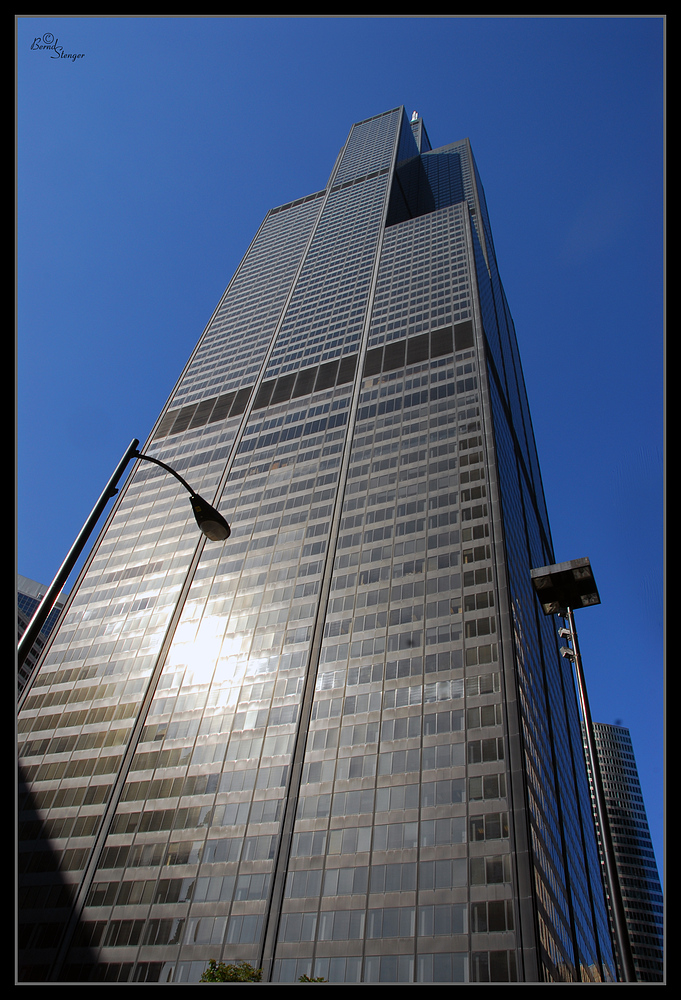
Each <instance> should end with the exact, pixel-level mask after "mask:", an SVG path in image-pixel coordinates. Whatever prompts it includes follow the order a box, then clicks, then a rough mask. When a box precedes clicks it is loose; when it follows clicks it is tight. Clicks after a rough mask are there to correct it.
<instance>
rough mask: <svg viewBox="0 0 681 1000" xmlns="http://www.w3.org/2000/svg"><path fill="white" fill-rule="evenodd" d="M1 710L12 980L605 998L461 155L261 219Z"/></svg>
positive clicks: (573, 757) (594, 855) (416, 156)
mask: <svg viewBox="0 0 681 1000" xmlns="http://www.w3.org/2000/svg"><path fill="white" fill-rule="evenodd" d="M144 450H145V451H146V452H147V453H148V454H150V455H152V456H155V457H156V458H159V459H162V460H163V461H164V462H166V463H167V464H170V465H171V466H172V467H173V468H174V469H176V470H177V471H179V472H181V473H182V475H183V476H186V477H187V479H188V480H190V481H191V485H192V488H196V489H197V490H198V491H199V492H200V493H201V494H202V495H203V496H204V497H205V498H206V499H207V500H208V501H209V502H214V503H215V505H216V506H218V507H219V508H220V510H221V511H222V512H223V513H224V514H225V515H226V516H227V517H228V519H229V520H230V522H231V523H232V536H231V538H230V539H229V540H228V541H227V542H226V543H224V544H222V543H221V544H216V543H209V542H206V540H205V539H204V538H200V537H197V533H196V527H195V525H194V523H193V520H191V517H190V516H188V512H187V510H186V507H185V504H184V503H178V499H177V496H178V487H177V483H176V482H175V481H174V480H173V479H172V477H168V476H167V475H166V474H165V473H164V472H163V471H162V470H161V469H159V468H157V467H149V466H148V465H138V466H136V467H135V469H134V470H133V473H132V475H131V476H130V477H129V479H128V481H127V483H126V485H125V487H124V488H123V489H122V490H121V492H120V495H119V497H118V499H117V501H116V503H115V505H114V507H113V509H112V512H111V514H110V516H109V517H108V520H107V522H106V524H105V526H104V528H103V530H102V533H101V535H100V537H99V540H98V542H97V543H96V544H95V546H94V548H93V551H92V554H91V556H90V558H89V560H88V562H87V564H86V566H85V568H84V570H83V572H82V573H81V575H80V578H79V580H78V582H77V584H76V586H75V587H74V588H73V591H72V594H71V596H70V598H69V603H68V608H67V609H66V613H65V615H64V618H63V620H62V623H61V627H60V630H59V632H58V633H57V634H56V636H54V637H53V638H52V640H51V642H50V644H49V646H48V648H47V650H46V653H45V655H44V656H43V659H42V662H41V664H40V666H39V668H38V670H37V671H36V674H35V676H34V678H33V681H32V683H31V684H30V686H29V687H28V689H27V691H26V692H25V694H24V697H23V700H22V704H21V706H20V707H21V711H20V721H19V737H20V740H21V756H22V767H23V778H24V781H25V782H26V790H25V792H24V793H23V794H22V799H21V803H20V805H21V808H22V810H23V813H22V837H23V844H22V853H21V856H20V866H19V867H20V872H21V889H20V904H21V908H22V921H23V925H22V926H23V930H22V932H21V939H20V943H21V945H22V947H23V954H22V969H23V973H22V976H23V978H24V979H52V980H55V979H57V980H60V979H61V980H77V981H82V980H87V979H105V980H110V981H135V982H193V981H197V980H198V978H199V976H200V974H201V971H202V970H203V969H204V968H205V966H206V964H207V961H208V959H210V958H216V959H222V960H225V961H234V960H245V961H249V962H251V963H253V964H255V965H258V966H262V967H263V969H264V972H265V977H266V978H267V979H271V980H273V981H277V982H286V981H294V980H295V979H296V978H297V977H299V976H300V975H302V974H312V975H314V976H324V977H325V978H327V979H329V980H331V981H334V982H359V981H363V982H372V981H384V982H385V981H400V982H403V981H404V982H432V981H436V982H468V981H470V982H486V981H511V980H521V981H531V982H540V981H552V980H557V981H580V980H586V981H594V980H595V981H598V980H603V979H605V980H607V979H611V978H612V977H613V975H614V963H613V956H612V948H611V942H610V934H609V928H608V919H607V912H606V908H605V902H604V898H603V891H602V885H601V878H600V872H599V864H598V851H597V843H596V837H595V832H594V826H593V820H592V816H591V807H590V802H589V789H588V782H587V776H586V769H585V765H584V758H583V753H582V748H581V734H580V724H579V715H578V709H577V701H576V698H575V692H574V685H573V681H572V676H571V674H570V668H569V665H566V664H565V662H564V661H563V660H562V659H561V657H560V656H559V654H558V643H557V638H556V629H555V625H554V623H553V619H547V618H545V617H544V615H543V614H542V613H541V609H540V608H539V605H538V602H537V600H536V597H535V596H534V592H533V588H532V586H531V583H530V568H531V567H534V566H542V565H546V564H550V563H553V562H555V560H554V556H553V551H552V546H551V540H550V532H549V524H548V518H547V514H546V509H545V504H544V498H543V493H542V487H541V481H540V475H539V468H538V463H537V456H536V450H535V446H534V439H533V434H532V427H531V423H530V417H529V412H528V406H527V399H526V394H525V390H524V386H523V379H522V372H521V368H520V360H519V355H518V348H517V344H516V338H515V332H514V328H513V323H512V320H511V317H510V313H509V310H508V306H507V303H506V299H505V296H504V293H503V289H502V286H501V282H500V280H499V275H498V271H497V263H496V258H495V253H494V245H493V241H492V234H491V229H490V225H489V220H488V216H487V209H486V205H485V199H484V194H483V190H482V186H481V184H480V181H479V177H478V173H477V168H476V166H475V162H474V160H473V156H472V152H471V148H470V144H469V142H468V140H462V141H459V142H455V143H452V144H451V145H448V146H444V147H441V148H439V149H435V150H432V149H431V147H430V144H429V141H428V137H427V134H426V131H425V128H424V125H423V121H422V119H420V118H418V117H416V118H415V119H414V120H413V121H412V122H411V123H410V122H409V120H408V118H407V116H406V115H405V112H404V109H403V108H395V109H393V110H391V111H388V112H386V113H384V114H380V115H376V116H375V117H372V118H369V119H367V120H365V121H362V122H359V123H357V124H356V125H354V126H353V127H352V129H351V131H350V134H349V137H348V139H347V142H346V143H345V145H344V146H343V149H342V150H341V153H340V154H339V156H338V159H337V161H336V164H335V166H334V168H333V170H332V173H331V176H330V178H329V182H328V184H327V185H326V187H325V188H324V189H323V190H320V191H318V192H315V193H313V194H310V195H308V196H307V197H302V198H298V199H296V200H295V201H292V202H290V203H288V204H285V205H281V206H279V207H278V208H274V209H272V210H271V211H270V212H269V213H268V215H267V216H266V218H265V220H264V221H263V223H262V225H261V227H260V229H259V230H258V232H257V234H256V236H255V238H254V240H253V242H252V244H251V246H250V248H249V249H248V251H247V253H246V255H245V257H244V259H243V261H242V263H241V265H240V266H239V268H238V269H237V271H236V273H235V275H234V277H233V278H232V280H231V282H230V284H229V286H228V288H227V290H226V292H225V294H224V296H223V297H222V299H221V301H220V303H219V304H218V306H217V308H216V310H215V312H214V313H213V316H212V317H211V319H210V322H209V323H208V326H207V327H206V330H205V331H204V333H203V336H202V337H201V339H200V341H199V343H198V345H197V347H196V349H195V350H194V352H193V354H192V355H191V357H190V359H189V362H188V364H187V366H186V367H185V369H184V371H183V372H182V375H181V376H180V379H179V380H178V382H177V384H176V386H175V389H174V391H173V392H172V394H171V396H170V398H169V401H168V403H167V405H166V407H165V408H164V410H163V412H162V414H161V415H160V417H159V419H158V421H157V423H156V425H155V426H154V428H153V430H152V433H151V435H150V437H149V439H148V441H147V444H146V447H145V449H144Z"/></svg>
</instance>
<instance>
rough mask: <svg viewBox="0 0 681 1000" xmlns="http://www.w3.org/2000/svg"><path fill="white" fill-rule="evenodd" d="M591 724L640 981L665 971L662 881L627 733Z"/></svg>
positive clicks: (657, 979) (653, 978)
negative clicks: (658, 871)
mask: <svg viewBox="0 0 681 1000" xmlns="http://www.w3.org/2000/svg"><path fill="white" fill-rule="evenodd" d="M594 730H595V735H596V752H597V754H598V760H599V763H600V767H601V775H602V778H603V787H604V791H605V805H606V810H607V814H608V822H609V824H610V832H611V835H612V840H613V846H614V848H615V861H616V864H617V873H618V875H619V882H620V886H621V889H622V897H623V900H624V909H625V914H626V920H627V928H628V931H629V940H630V942H631V950H632V954H633V958H634V966H635V969H636V978H637V980H638V981H639V982H661V981H662V979H663V976H664V936H663V935H664V920H663V913H664V910H663V897H662V886H661V885H660V877H659V875H658V873H657V863H656V861H655V852H654V850H653V842H652V840H651V838H650V830H649V828H648V817H647V816H646V809H645V804H644V802H643V794H642V792H641V784H640V782H639V779H638V768H637V767H636V758H635V756H634V747H633V745H632V742H631V734H630V733H629V730H628V729H626V728H625V727H624V726H617V725H616V726H609V725H607V724H606V723H603V722H597V723H596V724H595V725H594ZM596 825H597V828H598V823H597V824H596Z"/></svg>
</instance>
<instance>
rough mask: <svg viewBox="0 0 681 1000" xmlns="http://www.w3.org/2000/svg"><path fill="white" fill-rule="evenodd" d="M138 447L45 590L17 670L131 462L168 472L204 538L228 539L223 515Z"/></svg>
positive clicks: (113, 479) (21, 643)
mask: <svg viewBox="0 0 681 1000" xmlns="http://www.w3.org/2000/svg"><path fill="white" fill-rule="evenodd" d="M138 445H139V441H138V439H137V438H133V440H132V441H131V442H130V445H129V446H128V449H127V451H126V452H125V454H124V455H123V457H122V458H121V460H120V462H119V463H118V465H117V466H116V470H115V472H114V474H113V475H112V477H111V479H110V480H109V482H108V483H107V484H106V486H105V487H104V491H103V492H102V494H101V495H100V497H99V500H98V501H97V503H96V504H95V506H94V507H93V508H92V511H91V513H90V516H89V517H88V519H87V521H86V522H85V524H84V525H83V527H82V529H81V531H80V533H79V534H78V537H77V538H76V540H75V542H74V543H73V545H72V546H71V548H70V550H69V552H68V555H67V556H66V559H65V560H64V562H63V563H62V564H61V566H60V567H59V570H58V571H57V575H56V576H55V578H54V580H53V581H52V583H51V584H50V586H49V587H48V589H47V591H46V593H45V596H44V597H43V599H42V601H41V602H40V604H39V605H38V607H37V608H36V610H35V614H34V615H33V617H32V618H31V620H30V622H29V623H28V626H27V628H26V631H25V632H24V634H23V635H22V636H21V639H20V640H19V645H18V647H17V653H18V660H19V667H21V666H22V665H23V664H24V662H25V660H26V657H27V656H28V654H29V652H30V650H31V647H32V646H33V643H34V642H35V640H36V639H37V637H38V634H39V632H40V630H41V628H42V627H43V625H44V624H45V621H46V619H47V616H48V615H49V613H50V611H51V610H52V608H53V607H54V605H55V604H56V602H57V598H58V597H59V595H60V593H61V591H62V589H63V587H64V584H65V583H66V581H67V580H68V578H69V576H70V574H71V571H72V570H73V567H74V566H75V564H76V561H77V560H78V557H79V555H80V554H81V552H82V551H83V549H84V548H85V545H86V543H87V540H88V538H89V537H90V535H91V534H92V531H93V529H94V527H95V525H96V524H97V521H98V520H99V518H100V517H101V515H102V512H103V511H104V508H105V507H106V505H107V503H108V502H109V500H110V499H111V498H112V497H114V496H115V495H116V493H118V483H119V480H120V479H121V476H122V475H123V473H124V472H125V470H126V468H127V466H128V463H129V462H130V460H131V459H133V458H140V459H143V460H144V461H145V462H153V463H154V465H159V466H160V467H161V468H162V469H165V471H166V472H170V473H171V475H173V476H175V478H176V479H177V480H179V481H180V482H181V483H182V485H183V486H184V488H185V489H186V490H187V491H188V493H189V494H190V497H189V499H190V502H191V505H192V510H193V511H194V517H195V518H196V523H197V524H198V526H199V528H200V529H201V531H202V532H203V534H204V535H205V536H206V538H208V539H210V540H211V541H212V542H221V541H224V540H225V539H227V538H229V536H230V534H231V529H230V527H229V525H228V524H227V521H226V520H225V519H224V517H223V516H222V514H220V513H219V512H218V511H217V510H216V509H215V508H214V507H212V506H211V505H210V504H209V503H207V502H206V501H205V500H204V499H203V498H202V497H200V496H199V494H198V493H197V492H196V491H195V490H193V489H192V488H191V486H190V485H189V484H188V483H187V482H186V481H185V480H184V479H183V478H182V476H181V475H180V474H179V473H178V472H175V470H174V469H171V467H170V466H169V465H166V464H165V462H161V461H159V459H158V458H152V457H151V455H143V454H142V453H141V452H139V451H138V450H137V446H138Z"/></svg>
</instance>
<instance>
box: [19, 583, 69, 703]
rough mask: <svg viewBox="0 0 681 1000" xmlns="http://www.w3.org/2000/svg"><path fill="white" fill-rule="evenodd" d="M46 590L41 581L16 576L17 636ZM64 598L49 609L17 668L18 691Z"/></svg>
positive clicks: (55, 619) (55, 621)
mask: <svg viewBox="0 0 681 1000" xmlns="http://www.w3.org/2000/svg"><path fill="white" fill-rule="evenodd" d="M46 591H47V587H45V586H43V584H42V583H36V582H35V580H29V579H28V577H26V576H18V577H17V632H18V638H21V636H22V635H23V634H24V632H25V631H26V627H27V625H28V623H29V622H30V620H31V618H32V617H33V615H34V613H35V610H36V608H37V607H38V605H39V604H40V601H41V599H42V597H43V596H44V594H45V592H46ZM65 599H66V598H65V596H62V597H60V598H59V600H58V601H57V603H56V604H55V606H54V607H53V608H52V611H50V613H49V615H48V617H47V621H46V622H45V624H44V625H43V627H42V628H41V630H40V634H39V635H38V638H37V639H36V641H35V642H34V644H33V647H32V649H31V651H30V653H29V654H28V656H27V657H26V661H25V662H24V663H23V665H22V666H21V668H20V669H19V672H18V674H17V685H18V688H19V690H20V691H21V689H22V688H23V686H24V684H25V683H26V680H27V678H28V677H29V676H30V673H31V671H32V670H33V668H34V666H35V665H36V663H37V662H38V657H39V656H40V654H41V653H42V651H43V648H44V646H45V641H46V640H47V637H48V635H49V634H50V632H51V631H52V629H53V628H54V626H55V625H56V624H57V618H58V617H59V613H60V611H61V609H62V608H63V607H64V601H65Z"/></svg>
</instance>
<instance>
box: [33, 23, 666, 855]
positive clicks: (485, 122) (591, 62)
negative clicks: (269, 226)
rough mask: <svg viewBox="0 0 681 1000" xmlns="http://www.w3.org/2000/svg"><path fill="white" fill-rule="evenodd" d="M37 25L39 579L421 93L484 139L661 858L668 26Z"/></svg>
mask: <svg viewBox="0 0 681 1000" xmlns="http://www.w3.org/2000/svg"><path fill="white" fill-rule="evenodd" d="M16 24H17V33H16V44H17V157H16V162H17V267H18V280H17V427H18V432H17V472H18V486H17V510H18V517H17V524H18V528H17V569H18V572H20V573H22V574H23V575H24V576H28V577H30V578H32V579H35V580H38V581H40V582H43V583H49V582H50V581H51V579H52V577H53V576H54V574H55V573H56V571H57V569H58V567H59V565H60V563H61V561H62V559H63V558H64V556H65V554H66V552H67V551H68V549H69V547H70V545H71V544H72V542H73V539H74V538H75V536H76V534H77V533H78V531H79V529H80V527H81V526H82V524H83V522H84V520H85V518H86V516H87V515H88V513H89V511H90V509H91V508H92V506H93V505H94V502H95V500H96V499H97V497H98V496H99V494H100V492H101V490H102V489H103V487H104V485H105V483H106V481H107V480H108V478H109V476H110V475H111V473H112V471H113V469H114V467H115V465H116V463H117V461H118V459H119V458H120V456H121V455H122V454H123V452H124V451H125V449H126V447H127V445H128V444H129V442H130V441H131V439H132V438H133V437H137V438H139V439H140V440H141V441H142V442H143V441H144V439H145V438H146V436H147V434H148V433H149V431H150V429H151V426H152V424H153V422H154V420H155V418H156V416H157V415H158V413H159V412H160V409H161V407H162V406H163V405H164V403H165V401H166V399H167V397H168V395H169V394H170V392H171V390H172V388H173V386H174V383H175V380H176V379H177V377H178V376H179V374H180V371H181V369H182V367H183V366H184V364H185V362H186V360H187V358H188V356H189V354H190V352H191V350H192V349H193V347H194V345H195V343H196V341H197V340H198V338H199V336H200V335H201V333H202V331H203V329H204V327H205V325H206V323H207V322H208V319H209V318H210V315H211V313H212V311H213V309H214V308H215V306H216V304H217V302H218V300H219V298H220V296H221V294H222V292H223V291H224V288H225V287H226V285H227V283H228V281H229V279H230V277H231V275H232V273H233V271H234V269H235V268H236V266H237V264H238V263H239V261H240V259H241V257H242V256H243V254H244V253H245V251H246V249H247V247H248V245H249V243H250V241H251V239H252V237H253V236H254V234H255V231H256V229H257V227H258V226H259V224H260V222H261V221H262V218H263V216H264V215H265V213H266V212H267V211H268V209H269V208H271V207H273V206H274V205H278V204H282V203H284V202H287V201H291V200H292V199H295V198H297V197H299V196H301V195H306V194H310V193H312V192H313V191H317V190H320V189H321V188H322V187H323V186H324V185H325V183H326V180H327V178H328V175H329V173H330V172H331V168H332V167H333V164H334V161H335V158H336V156H337V154H338V151H339V150H340V147H341V146H342V144H343V143H344V141H345V139H346V137H347V134H348V131H349V129H350V126H351V125H352V123H353V122H355V121H359V120H361V119H363V118H367V117H369V116H371V115H374V114H378V113H380V112H382V111H385V110H387V109H388V108H391V107H395V106H396V105H399V104H404V105H405V106H406V107H407V110H408V111H409V112H411V111H413V110H417V111H418V112H419V113H420V114H421V115H422V116H423V118H424V121H425V123H426V128H427V130H428V133H429V135H430V139H431V142H432V144H433V146H440V145H444V144H445V143H448V142H453V141H455V140H457V139H461V138H464V137H466V136H468V137H469V138H470V140H471V143H472V146H473V151H474V155H475V157H476V160H477V163H478V167H479V170H480V174H481V177H482V182H483V185H484V188H485V193H486V197H487V203H488V207H489V212H490V218H491V222H492V228H493V232H494V238H495V244H496V250H497V256H498V259H499V267H500V271H501V276H502V280H503V282H504V286H505V289H506V294H507V297H508V300H509V303H510V307H511V311H512V313H513V316H514V320H515V324H516V329H517V332H518V339H519V344H520V352H521V357H522V360H523V366H524V372H525V380H526V384H527V390H528V395H529V400H530V407H531V412H532V417H533V422H534V429H535V435H536V439H537V447H538V450H539V458H540V463H541V468H542V475H543V481H544V488H545V492H546V496H547V503H548V509H549V515H550V517H551V523H552V531H553V541H554V548H555V554H556V559H557V561H559V562H562V561H565V560H568V559H574V558H578V557H581V556H585V555H586V556H588V557H589V558H590V560H591V563H592V566H593V568H594V573H595V576H596V581H597V584H598V586H599V590H600V594H601V600H602V603H601V605H600V606H599V607H597V608H591V609H587V610H585V611H582V612H580V613H579V615H578V618H577V626H578V628H579V637H580V645H581V648H582V654H583V657H584V662H585V670H586V675H587V683H588V687H589V695H590V699H591V708H592V715H593V717H594V719H595V720H596V721H599V722H615V721H619V722H621V724H623V725H625V726H628V727H629V729H630V730H631V733H632V739H633V742H634V749H635V752H636V756H637V760H638V766H639V772H640V776H641V781H642V784H643V792H644V797H645V802H646V808H647V810H648V817H649V820H650V825H651V832H652V834H653V839H654V843H655V848H656V854H657V859H658V865H659V866H660V870H661V869H662V862H663V853H662V852H663V840H662V829H663V726H662V723H663V684H664V673H663V594H664V591H663V361H664V315H663V235H664V230H663V180H664V178H663V142H664V106H663V100H664V27H665V25H664V20H663V18H662V17H661V16H652V17H645V16H639V17H614V18H608V17H593V18H590V17H582V16H579V17H574V18H570V17H567V18H566V17H555V18H553V17H516V18H513V17H511V18H499V17H451V18H450V17H444V18H436V17H425V18H422V17H414V18H391V17H389V18H380V17H368V18H360V17H355V16H352V17H348V18H343V17H338V16H331V17H328V18H303V17H298V16H293V17H283V18H268V17H243V18H229V17H227V18H225V17H214V18H213V17H198V18H195V17H162V18H151V17H140V18H132V17H120V18H113V17H102V18H96V17H72V18H69V17H66V18H63V17H19V18H18V19H17V22H16ZM50 36H53V37H54V40H55V41H54V44H55V45H56V46H57V47H58V48H57V49H46V48H37V47H36V44H35V40H36V39H39V40H41V41H40V44H41V45H44V44H45V42H43V41H42V39H43V38H45V37H47V38H48V42H51V37H50ZM62 53H63V55H62ZM57 55H59V56H60V57H59V58H55V56H57ZM70 56H79V58H69V57H70Z"/></svg>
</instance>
